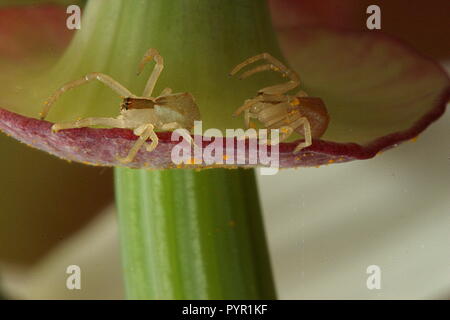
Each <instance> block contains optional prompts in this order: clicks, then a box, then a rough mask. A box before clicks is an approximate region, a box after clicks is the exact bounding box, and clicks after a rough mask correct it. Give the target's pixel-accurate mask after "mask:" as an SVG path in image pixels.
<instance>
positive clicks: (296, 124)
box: [291, 117, 312, 154]
mask: <svg viewBox="0 0 450 320" xmlns="http://www.w3.org/2000/svg"><path fill="white" fill-rule="evenodd" d="M301 125H303V136H304V137H305V141H304V142H300V143H299V144H298V145H297V146H296V147H295V149H294V152H293V153H294V154H295V153H298V152H299V151H300V150H302V149H303V148H306V147H309V146H310V145H312V138H311V126H310V124H309V121H308V119H307V118H306V117H301V118H299V119H298V120H296V121H294V122H293V123H291V126H292V129H293V130H295V129H297V128H298V127H300V126H301Z"/></svg>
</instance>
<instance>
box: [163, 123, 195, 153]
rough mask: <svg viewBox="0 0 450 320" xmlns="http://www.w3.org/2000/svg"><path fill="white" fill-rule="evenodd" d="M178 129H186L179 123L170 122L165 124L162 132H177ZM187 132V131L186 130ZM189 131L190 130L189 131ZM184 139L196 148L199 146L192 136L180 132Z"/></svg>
mask: <svg viewBox="0 0 450 320" xmlns="http://www.w3.org/2000/svg"><path fill="white" fill-rule="evenodd" d="M176 129H184V128H183V126H182V125H181V124H179V123H178V122H176V121H174V122H169V123H165V124H163V125H162V126H161V130H171V131H173V130H176ZM186 130H187V129H186ZM188 131H189V130H188ZM178 133H179V134H180V135H181V136H182V137H183V138H184V140H186V141H188V142H189V144H191V145H194V146H196V147H198V146H197V144H196V143H195V142H194V139H192V137H191V135H190V134H186V133H185V132H183V131H180V132H178Z"/></svg>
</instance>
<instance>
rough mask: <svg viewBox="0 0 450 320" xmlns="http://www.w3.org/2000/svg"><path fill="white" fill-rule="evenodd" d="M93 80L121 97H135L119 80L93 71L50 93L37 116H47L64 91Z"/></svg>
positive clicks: (42, 117) (43, 117)
mask: <svg viewBox="0 0 450 320" xmlns="http://www.w3.org/2000/svg"><path fill="white" fill-rule="evenodd" d="M93 80H98V81H100V82H102V83H103V84H105V85H106V86H108V87H110V88H111V89H112V90H114V91H115V92H116V93H117V94H119V95H120V96H121V97H135V95H134V94H132V93H131V92H130V91H129V90H128V89H127V88H125V87H124V86H122V85H121V84H120V83H119V82H117V81H116V80H114V79H113V78H111V77H110V76H108V75H106V74H103V73H98V72H93V73H89V74H87V75H85V76H84V77H83V78H81V79H78V80H75V81H71V82H69V83H66V84H65V85H64V86H62V87H61V88H59V89H58V90H57V91H56V92H55V93H54V94H53V95H51V96H50V97H49V98H48V99H47V100H46V101H45V102H44V104H45V107H44V110H42V112H41V113H40V114H39V117H40V119H41V120H43V119H45V117H47V114H48V112H49V111H50V108H51V107H52V105H53V103H55V101H56V100H58V98H59V97H60V96H61V95H62V94H63V93H64V92H66V91H68V90H70V89H73V88H76V87H78V86H81V85H82V84H85V83H88V82H90V81H93Z"/></svg>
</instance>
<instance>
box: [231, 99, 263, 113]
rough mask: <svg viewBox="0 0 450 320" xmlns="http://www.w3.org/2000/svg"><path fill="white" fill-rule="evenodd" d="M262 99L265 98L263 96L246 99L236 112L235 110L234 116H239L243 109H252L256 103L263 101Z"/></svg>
mask: <svg viewBox="0 0 450 320" xmlns="http://www.w3.org/2000/svg"><path fill="white" fill-rule="evenodd" d="M262 100H263V98H262V97H261V96H258V97H256V98H253V99H249V100H246V101H245V103H244V104H243V105H242V106H240V107H239V108H237V109H236V111H235V112H233V117H237V116H238V115H240V114H241V113H242V111H245V110H247V109H250V108H251V107H252V106H253V105H254V104H256V103H258V102H261V101H262Z"/></svg>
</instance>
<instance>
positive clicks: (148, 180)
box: [115, 168, 275, 299]
mask: <svg viewBox="0 0 450 320" xmlns="http://www.w3.org/2000/svg"><path fill="white" fill-rule="evenodd" d="M115 173H116V192H117V203H118V209H119V225H120V234H121V242H122V252H123V261H124V272H125V283H126V291H127V296H128V298H132V299H274V298H275V291H274V286H273V281H272V275H271V270H270V263H269V258H268V254H267V246H266V241H265V237H264V228H263V223H262V220H261V211H260V206H259V199H258V194H257V189H256V184H255V177H254V173H253V170H244V169H239V170H227V169H211V170H204V171H201V172H195V171H193V170H163V171H152V172H149V171H143V170H131V169H120V168H117V169H116V172H115Z"/></svg>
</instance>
